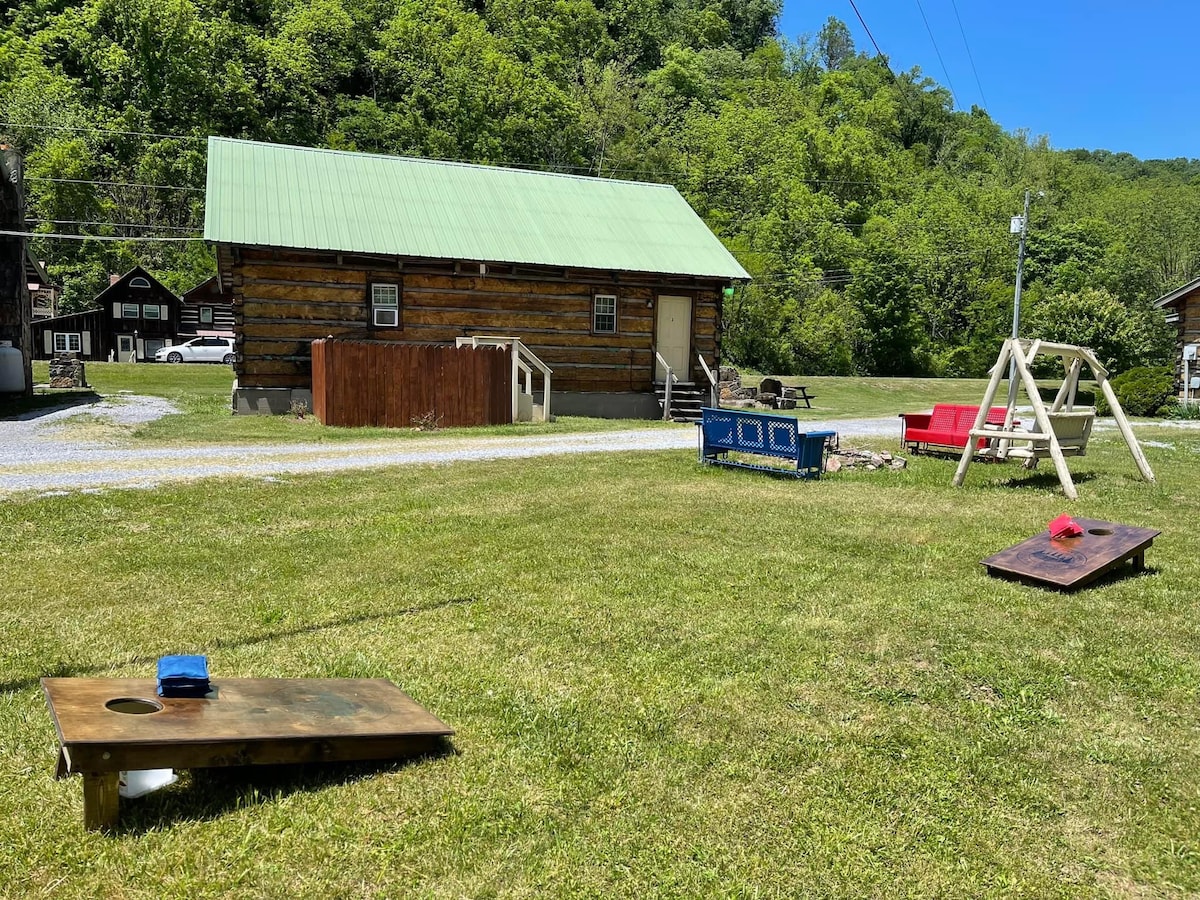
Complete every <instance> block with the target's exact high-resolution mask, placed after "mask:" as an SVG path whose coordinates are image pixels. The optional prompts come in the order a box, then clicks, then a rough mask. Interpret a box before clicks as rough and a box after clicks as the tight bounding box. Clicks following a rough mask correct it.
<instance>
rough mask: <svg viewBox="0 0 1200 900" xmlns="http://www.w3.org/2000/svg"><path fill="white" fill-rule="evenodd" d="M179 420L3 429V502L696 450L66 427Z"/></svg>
mask: <svg viewBox="0 0 1200 900" xmlns="http://www.w3.org/2000/svg"><path fill="white" fill-rule="evenodd" d="M173 412H178V410H177V409H176V408H175V407H174V406H172V405H171V404H170V403H169V402H168V401H166V400H162V399H160V398H157V397H141V396H118V397H116V398H109V399H105V400H102V401H100V402H98V403H92V404H85V405H82V406H74V407H70V408H64V409H58V410H55V411H52V412H48V413H47V412H44V411H42V412H37V413H31V414H28V415H26V416H24V417H22V418H21V419H18V420H6V421H2V422H0V496H7V495H11V494H16V493H22V492H27V491H33V492H37V493H40V494H42V495H47V494H58V493H66V492H69V491H79V490H82V491H98V490H102V489H105V488H151V487H154V486H156V485H158V484H162V483H164V482H168V481H190V480H194V479H199V478H218V477H226V478H229V477H258V478H268V477H271V476H275V475H291V474H302V473H309V472H340V471H345V470H348V469H371V468H378V467H383V466H402V465H413V464H417V465H435V464H444V463H452V462H460V461H464V460H484V459H512V458H517V457H535V456H551V455H561V454H571V453H613V452H621V451H633V450H679V449H691V448H694V447H695V446H696V430H695V428H693V427H692V426H690V425H688V426H682V425H681V426H679V427H677V428H669V429H668V428H663V429H658V428H656V429H636V430H630V431H605V432H598V433H595V434H556V435H528V436H522V437H514V438H496V437H488V438H463V437H454V438H439V437H436V436H430V437H424V438H422V439H420V440H415V441H412V442H409V441H404V442H397V441H387V440H376V441H363V442H359V443H352V444H265V445H245V444H240V445H219V444H218V445H206V446H200V447H169V448H155V447H149V448H138V447H124V446H120V445H114V444H109V443H101V442H98V441H89V440H78V439H72V438H71V436H70V434H69V432H68V433H64V428H63V426H64V425H66V424H68V423H69V422H70V421H71V419H72V418H74V417H76V416H80V415H84V416H91V417H94V418H97V419H102V420H105V421H109V422H112V423H114V424H116V425H119V426H130V427H132V426H134V425H137V424H141V423H144V422H149V421H153V420H154V419H157V418H159V417H161V416H164V415H167V414H169V413H173ZM804 424H805V426H806V427H808V428H809V429H811V430H831V431H837V432H839V433H840V434H841V435H843V440H844V439H845V437H848V436H851V435H853V436H863V437H884V436H887V437H891V438H893V439H895V438H898V437H899V435H900V430H899V424H898V423H897V421H896V419H895V417H894V416H889V417H886V418H880V419H838V420H831V421H824V422H805V423H804Z"/></svg>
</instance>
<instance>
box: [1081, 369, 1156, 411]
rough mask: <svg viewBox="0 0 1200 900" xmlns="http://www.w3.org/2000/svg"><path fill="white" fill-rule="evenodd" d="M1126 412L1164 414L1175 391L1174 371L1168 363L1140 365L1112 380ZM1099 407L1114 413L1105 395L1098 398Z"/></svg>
mask: <svg viewBox="0 0 1200 900" xmlns="http://www.w3.org/2000/svg"><path fill="white" fill-rule="evenodd" d="M1109 384H1110V385H1111V386H1112V389H1113V393H1115V394H1116V395H1117V400H1118V401H1120V404H1121V409H1123V410H1125V415H1127V416H1157V415H1165V414H1166V413H1167V411H1168V408H1169V407H1168V404H1169V402H1170V400H1171V395H1172V394H1173V393H1174V392H1175V373H1174V372H1172V371H1171V369H1170V368H1169V367H1167V366H1138V367H1137V368H1136V369H1130V370H1129V371H1128V372H1122V373H1121V374H1120V375H1118V376H1116V377H1115V378H1113V379H1112V380H1111V381H1109ZM1096 411H1097V412H1098V413H1100V415H1102V416H1107V415H1111V414H1112V410H1111V409H1109V408H1108V403H1107V402H1106V401H1105V399H1104V397H1103V396H1099V397H1097V398H1096Z"/></svg>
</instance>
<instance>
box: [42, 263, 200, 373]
mask: <svg viewBox="0 0 1200 900" xmlns="http://www.w3.org/2000/svg"><path fill="white" fill-rule="evenodd" d="M93 304H94V307H93V308H92V309H88V310H84V311H83V312H77V313H69V314H67V315H63V316H54V317H52V318H49V319H38V320H37V321H36V322H34V323H33V352H34V355H35V356H36V357H37V358H38V359H52V358H54V356H55V354H58V353H73V354H75V355H76V356H78V357H79V358H80V359H90V360H99V361H101V362H103V361H106V360H108V359H110V358H112V359H116V360H118V361H120V362H131V361H137V362H145V361H147V360H149V361H153V359H154V353H155V351H156V350H159V349H161V348H162V347H167V346H170V345H171V344H174V343H177V342H178V341H179V298H178V297H176V296H175V295H174V294H173V293H172V292H171V291H170V290H168V289H167V288H166V287H165V286H164V285H163V284H162V282H160V281H159V280H158V279H157V278H155V277H154V276H153V275H151V274H150V273H149V272H147V271H146V270H145V269H143V268H142V267H141V266H134V267H133V268H132V269H130V270H129V271H128V272H126V273H125V274H124V275H121V276H115V275H114V276H112V278H111V280H110V282H109V285H108V287H106V288H105V289H104V290H102V291H101V292H100V293H99V294H97V295H96V298H95V300H94V301H93Z"/></svg>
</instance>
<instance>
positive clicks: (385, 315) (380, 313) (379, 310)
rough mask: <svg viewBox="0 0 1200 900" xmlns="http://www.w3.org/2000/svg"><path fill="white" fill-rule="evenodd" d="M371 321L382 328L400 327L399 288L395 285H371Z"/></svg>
mask: <svg viewBox="0 0 1200 900" xmlns="http://www.w3.org/2000/svg"><path fill="white" fill-rule="evenodd" d="M371 321H372V322H374V323H375V324H376V325H377V326H380V327H383V328H397V327H399V325H400V286H399V285H397V284H372V285H371Z"/></svg>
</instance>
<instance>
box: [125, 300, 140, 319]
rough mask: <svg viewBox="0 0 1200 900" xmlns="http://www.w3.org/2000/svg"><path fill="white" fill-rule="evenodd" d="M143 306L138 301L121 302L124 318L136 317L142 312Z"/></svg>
mask: <svg viewBox="0 0 1200 900" xmlns="http://www.w3.org/2000/svg"><path fill="white" fill-rule="evenodd" d="M141 311H142V308H141V306H139V305H138V304H136V303H122V304H121V318H122V319H136V318H137V317H138V316H139V315H140V314H141Z"/></svg>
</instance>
